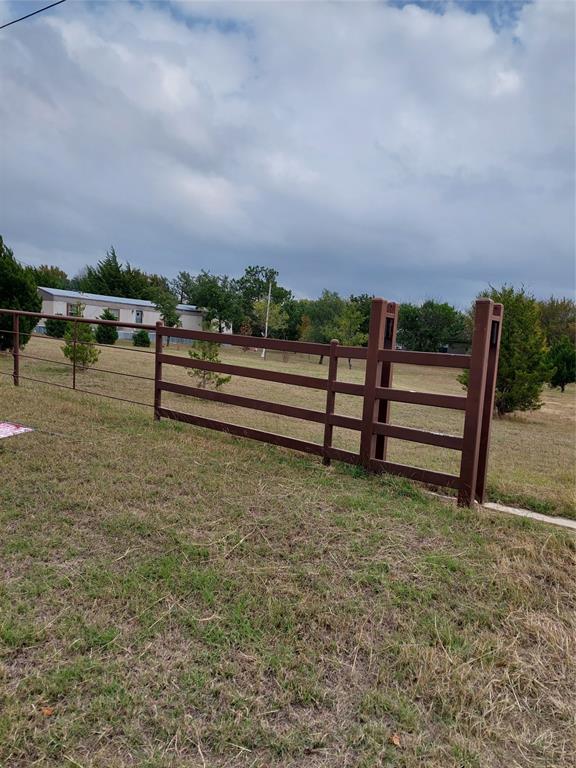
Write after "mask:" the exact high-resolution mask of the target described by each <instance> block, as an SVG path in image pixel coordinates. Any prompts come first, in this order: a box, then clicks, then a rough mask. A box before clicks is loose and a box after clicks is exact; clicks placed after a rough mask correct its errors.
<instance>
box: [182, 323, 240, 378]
mask: <svg viewBox="0 0 576 768" xmlns="http://www.w3.org/2000/svg"><path fill="white" fill-rule="evenodd" d="M210 329H211V326H210V323H209V322H205V323H204V330H206V331H209V330H210ZM219 353H220V345H219V344H217V343H216V342H214V341H195V342H194V344H193V346H192V349H190V350H189V351H188V354H189V355H190V357H191V358H192V359H193V360H202V361H207V362H209V363H219V362H221V360H220V354H219ZM187 373H188V375H189V376H191V377H192V378H193V379H195V380H196V384H197V386H198V387H199V388H200V389H207V388H209V387H212V388H214V389H220V387H223V386H224V384H227V383H228V382H229V381H230V380H231V378H232V377H231V376H222V375H221V374H219V373H218V372H217V371H206V370H202V369H200V368H192V369H189V370H188V371H187Z"/></svg>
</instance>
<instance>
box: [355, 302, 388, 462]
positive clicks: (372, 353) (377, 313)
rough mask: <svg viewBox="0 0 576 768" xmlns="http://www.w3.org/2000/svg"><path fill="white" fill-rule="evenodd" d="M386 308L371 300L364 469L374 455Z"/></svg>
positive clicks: (362, 448)
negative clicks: (374, 426) (377, 391)
mask: <svg viewBox="0 0 576 768" xmlns="http://www.w3.org/2000/svg"><path fill="white" fill-rule="evenodd" d="M387 307H388V302H387V301H385V300H384V299H373V300H372V307H371V310H370V328H369V331H368V350H367V354H366V374H365V378H364V404H363V408H362V432H361V436H360V462H361V464H362V466H363V467H364V468H365V469H369V468H370V459H372V458H374V457H375V455H376V435H375V434H374V431H373V424H374V422H375V421H376V420H377V419H378V410H379V403H378V400H377V399H376V387H377V386H378V385H379V383H380V381H381V379H382V363H381V362H380V361H379V360H378V353H379V351H380V350H381V349H382V347H383V345H384V338H385V335H386V310H387Z"/></svg>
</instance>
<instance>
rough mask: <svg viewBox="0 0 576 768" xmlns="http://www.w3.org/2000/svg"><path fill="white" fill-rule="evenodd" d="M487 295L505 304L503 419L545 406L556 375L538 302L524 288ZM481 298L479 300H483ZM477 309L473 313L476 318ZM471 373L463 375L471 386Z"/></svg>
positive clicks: (499, 408) (498, 402)
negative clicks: (544, 392) (543, 395)
mask: <svg viewBox="0 0 576 768" xmlns="http://www.w3.org/2000/svg"><path fill="white" fill-rule="evenodd" d="M482 296H487V297H488V298H490V299H492V300H493V301H494V302H496V303H499V304H503V305H504V320H503V322H502V335H501V341H500V358H499V361H498V378H497V380H496V397H495V408H496V412H497V413H498V415H499V416H504V415H505V414H507V413H513V412H514V411H533V410H537V409H538V408H540V407H541V405H542V403H541V402H540V395H541V393H542V390H543V388H544V384H546V382H548V381H550V378H551V376H552V374H553V372H554V369H553V367H552V366H551V365H550V362H549V358H548V347H547V345H546V338H545V336H544V331H543V330H542V326H541V324H540V308H539V306H538V302H537V301H536V299H535V298H534V297H533V296H532V295H530V294H529V293H527V292H526V291H525V289H524V288H520V289H516V288H514V287H513V286H511V285H504V286H502V288H490V289H489V290H487V291H484V292H483V293H482V294H481V295H480V297H482ZM480 297H479V298H480ZM473 312H474V309H473V308H472V309H471V310H470V315H472V314H473ZM467 374H468V371H465V372H464V373H463V374H462V375H461V376H459V381H460V382H461V383H462V384H464V386H467V382H468V375H467Z"/></svg>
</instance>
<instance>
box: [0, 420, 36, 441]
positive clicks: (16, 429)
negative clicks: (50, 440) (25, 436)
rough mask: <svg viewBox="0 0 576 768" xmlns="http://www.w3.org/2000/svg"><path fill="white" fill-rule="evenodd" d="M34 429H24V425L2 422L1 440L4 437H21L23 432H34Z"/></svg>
mask: <svg viewBox="0 0 576 768" xmlns="http://www.w3.org/2000/svg"><path fill="white" fill-rule="evenodd" d="M33 431H34V430H33V429H32V427H23V426H22V424H11V423H10V422H9V421H0V440H1V439H2V438H3V437H12V435H21V434H22V432H33Z"/></svg>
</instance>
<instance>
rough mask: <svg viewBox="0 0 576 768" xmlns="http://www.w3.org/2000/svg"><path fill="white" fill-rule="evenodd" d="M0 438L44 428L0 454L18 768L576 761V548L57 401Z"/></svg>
mask: <svg viewBox="0 0 576 768" xmlns="http://www.w3.org/2000/svg"><path fill="white" fill-rule="evenodd" d="M35 343H40V342H35ZM55 346H56V345H55ZM45 349H46V347H44V351H45ZM56 349H57V346H56ZM29 350H30V351H31V352H32V347H30V348H29ZM128 354H129V353H123V352H118V351H116V350H114V351H112V350H108V351H106V352H105V354H103V356H102V358H101V361H100V364H101V365H102V366H104V364H106V366H108V363H109V362H111V361H112V359H114V358H113V356H114V355H116V356H119V357H124V356H127V355H128ZM134 358H137V355H134ZM137 359H138V361H140V360H142V362H139V363H138V364H140V365H144V364H145V363H146V364H148V365H149V364H150V359H149V358H144V357H143V358H142V359H141V358H137ZM273 362H275V361H271V362H270V363H269V364H272V363H273ZM276 364H277V365H287V366H293V368H296V367H302V368H306V369H307V370H310V369H311V368H312V366H313V365H315V364H314V363H313V362H311V363H307V362H306V361H298V362H297V363H289V364H282V363H279V362H276ZM27 365H32V363H27ZM35 365H36V364H35ZM44 365H46V366H47V368H44V369H42V374H43V376H44V375H48V376H53V377H54V379H55V380H56V377H58V376H61V374H58V373H56V367H55V366H53V365H52V364H44V363H38V366H44ZM36 370H37V372H38V373H40V371H41V369H40V368H38V369H36ZM346 375H348V374H346ZM350 375H351V376H353V377H357V376H360V375H361V374H360V373H359V372H356V371H352V373H351V374H350ZM407 375H412V374H411V373H410V372H408V374H407ZM434 375H436V374H431V376H434ZM398 378H399V379H400V372H399V375H398ZM2 379H5V377H2ZM128 381H130V380H124V379H120V378H118V382H120V384H118V385H117V386H118V388H117V389H116V390H115V391H116V394H119V395H123V394H126V393H127V392H131V393H132V394H133V395H134V396H138V395H139V394H142V395H144V393H145V392H147V393H148V394H149V390H146V389H145V388H142V389H140V387H141V384H140V383H137V385H136V386H135V387H133V386H132V385H131V384H127V383H126V382H128ZM404 381H407V379H405V380H404ZM84 382H85V384H86V385H87V386H88V385H89V386H90V387H94V388H100V387H102V388H104V387H105V386H106V387H107V388H109V387H110V379H109V378H107V379H104V377H103V375H102V374H98V373H96V372H89V373H87V374H85V377H84ZM442 383H443V380H440V379H434V378H428V380H427V381H426V384H427V387H426V388H428V389H433V390H437V391H438V390H441V389H443V387H441V386H440V384H442ZM143 384H144V386H147V385H146V383H145V382H144V383H143ZM243 386H244V383H243V382H240V381H234V382H233V383H232V385H231V388H230V389H231V391H246V390H242V389H241V387H243ZM251 386H252V387H253V386H254V383H252V384H251ZM128 387H130V388H128ZM269 391H270V392H271V389H270V390H268V389H267V390H266V393H267V396H268V392H269ZM252 392H254V390H252ZM177 399H178V401H180V400H181V399H180V398H177ZM307 404H308V405H312V404H311V403H310V402H308V401H307ZM194 407H195V408H196V407H199V408H200V407H201V408H204V407H205V404H204V403H197V402H194ZM211 407H214V406H211ZM341 407H342V408H344V407H347V406H346V405H344V404H342V403H341ZM352 407H353V405H352V403H350V408H352ZM233 410H234V409H228V408H225V407H223V408H219V409H218V412H219V413H224V412H225V413H227V414H228V413H230V419H231V420H235V419H236V418H237V417H238V418H239V414H236V413H232V411H233ZM202 412H204V411H202ZM537 416H538V418H539V417H540V414H538V415H537ZM259 418H262V421H261V422H260V423H265V424H270V425H272V424H274V428H275V429H278V430H279V425H278V422H277V420H276V419H275V418H273V417H267V416H265V415H262V416H261V417H259ZM531 418H532V417H531ZM0 419H12V420H16V421H21V422H24V423H28V424H31V425H32V426H34V427H35V428H36V430H37V431H35V432H34V433H30V434H27V435H22V436H20V437H17V438H11V439H9V440H3V441H1V443H0V471H1V482H0V518H1V521H2V526H3V537H2V540H1V542H0V552H1V561H2V567H3V582H2V587H1V591H0V648H1V663H2V677H1V678H0V680H1V682H0V685H1V695H2V700H1V706H0V765H3V766H4V765H5V766H7V767H8V766H9V767H10V768H12V767H13V766H14V768H20V767H21V766H22V767H23V766H26V767H28V766H30V765H41V766H46V767H49V768H52V767H53V766H54V767H55V766H78V765H80V766H82V767H83V768H104V766H106V768H108V767H109V766H114V768H128V767H130V768H134V767H135V766H138V767H139V768H140V766H147V767H148V768H152V767H153V768H196V766H198V767H200V766H211V767H212V766H215V767H216V768H223V767H224V766H236V765H237V766H245V768H248V767H249V766H251V767H252V768H264V767H266V768H267V767H268V766H283V767H287V766H291V767H296V766H297V767H300V766H302V767H304V766H306V768H308V766H318V767H319V766H323V767H324V768H336V767H338V768H340V767H341V766H349V767H351V766H356V767H358V768H359V767H361V766H362V767H364V768H368V766H370V767H371V766H396V767H402V768H417V767H418V768H420V766H427V768H428V767H429V768H462V767H465V768H479V767H480V766H481V767H482V768H485V767H487V768H501V766H510V767H511V768H513V767H515V768H520V767H521V768H569V767H570V768H572V766H573V765H574V762H575V759H576V747H575V744H574V737H573V734H574V727H575V711H574V700H575V696H576V669H575V666H574V660H575V659H576V647H575V638H576V601H575V594H576V546H575V542H574V538H573V537H572V536H571V535H570V534H567V533H564V532H561V531H556V530H551V529H549V528H546V527H544V526H540V525H537V524H534V523H530V522H529V521H526V520H516V519H504V518H502V517H499V516H497V515H492V514H487V513H481V514H480V513H477V512H470V511H468V510H457V509H454V508H449V507H446V506H444V505H442V504H441V503H440V502H437V501H433V500H431V499H429V498H427V497H425V496H424V495H422V494H421V493H420V492H419V491H418V490H417V489H416V488H415V487H414V486H412V485H410V484H409V483H406V482H403V481H396V480H395V479H393V478H392V479H390V478H375V477H367V476H364V475H362V473H359V472H357V471H354V470H352V469H351V468H348V467H344V466H334V467H331V468H325V467H322V465H321V464H320V462H319V461H318V460H317V459H314V458H307V457H301V456H299V455H297V454H295V453H290V452H286V451H282V450H278V449H275V448H273V447H269V446H264V445H260V444H256V443H251V442H249V441H242V440H236V439H233V438H230V437H228V436H226V435H222V434H218V433H213V432H206V431H204V430H200V429H195V428H191V427H187V426H184V425H180V424H175V423H171V422H160V423H154V422H153V421H152V419H151V414H150V412H149V411H148V410H145V409H142V408H139V407H135V406H128V405H125V404H122V403H115V402H113V401H106V400H100V399H97V398H89V397H87V396H83V395H79V394H77V393H73V392H69V391H66V390H58V389H55V388H49V387H44V386H42V385H35V384H34V385H32V384H25V385H24V386H22V387H21V388H20V389H18V390H17V389H15V388H14V387H12V386H11V385H10V383H9V381H8V380H5V381H2V382H0ZM269 419H270V421H268V420H269ZM283 426H284V425H283V424H282V427H283ZM292 426H293V428H294V426H295V425H292ZM528 428H532V427H531V426H530V425H529V427H528ZM497 429H498V425H497ZM298 433H300V432H298ZM294 434H296V432H294ZM341 439H342V440H343V441H345V440H347V439H349V436H347V435H345V434H344V435H341ZM394 734H397V735H398V737H399V744H400V746H396V745H395V744H394V743H393V740H392V737H393V736H394Z"/></svg>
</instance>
